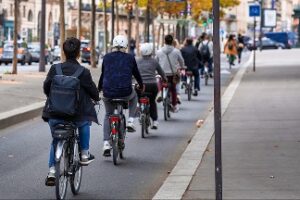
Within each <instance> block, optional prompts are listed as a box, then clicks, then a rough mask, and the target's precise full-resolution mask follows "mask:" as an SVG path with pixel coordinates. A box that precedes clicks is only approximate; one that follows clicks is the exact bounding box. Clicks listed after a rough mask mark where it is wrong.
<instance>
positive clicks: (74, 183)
mask: <svg viewBox="0 0 300 200" xmlns="http://www.w3.org/2000/svg"><path fill="white" fill-rule="evenodd" d="M78 146H79V145H78V143H77V142H76V143H75V144H74V152H73V153H74V157H73V163H72V175H71V177H70V186H71V190H72V193H73V194H74V195H77V194H78V193H79V190H80V186H81V180H82V166H81V165H80V163H79V160H80V158H79V148H78Z"/></svg>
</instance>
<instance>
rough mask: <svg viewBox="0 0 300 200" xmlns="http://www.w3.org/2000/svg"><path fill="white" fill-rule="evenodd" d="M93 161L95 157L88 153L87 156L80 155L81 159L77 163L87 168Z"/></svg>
mask: <svg viewBox="0 0 300 200" xmlns="http://www.w3.org/2000/svg"><path fill="white" fill-rule="evenodd" d="M94 160H95V156H94V155H92V154H90V153H88V155H81V159H80V161H79V163H80V164H81V165H83V166H87V165H89V164H90V163H91V162H93V161H94Z"/></svg>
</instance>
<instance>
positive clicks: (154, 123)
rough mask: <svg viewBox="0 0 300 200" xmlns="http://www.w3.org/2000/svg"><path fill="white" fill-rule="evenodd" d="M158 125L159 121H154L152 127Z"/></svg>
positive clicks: (154, 127)
mask: <svg viewBox="0 0 300 200" xmlns="http://www.w3.org/2000/svg"><path fill="white" fill-rule="evenodd" d="M157 126H158V121H153V125H152V127H151V129H155V130H156V129H157Z"/></svg>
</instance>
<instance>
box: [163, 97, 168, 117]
mask: <svg viewBox="0 0 300 200" xmlns="http://www.w3.org/2000/svg"><path fill="white" fill-rule="evenodd" d="M163 105H164V119H165V121H168V110H169V102H168V101H167V99H164V103H163Z"/></svg>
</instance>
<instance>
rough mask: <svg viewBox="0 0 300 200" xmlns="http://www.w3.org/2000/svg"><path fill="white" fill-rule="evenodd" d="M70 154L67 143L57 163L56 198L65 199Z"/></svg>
mask: <svg viewBox="0 0 300 200" xmlns="http://www.w3.org/2000/svg"><path fill="white" fill-rule="evenodd" d="M67 170H68V154H67V144H66V143H65V144H64V147H63V152H62V155H61V158H60V160H59V161H57V162H56V163H55V194H56V199H65V197H66V194H67V188H68V176H67V174H68V172H67Z"/></svg>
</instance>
